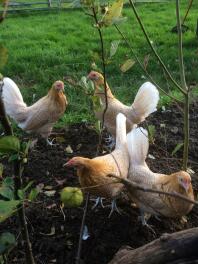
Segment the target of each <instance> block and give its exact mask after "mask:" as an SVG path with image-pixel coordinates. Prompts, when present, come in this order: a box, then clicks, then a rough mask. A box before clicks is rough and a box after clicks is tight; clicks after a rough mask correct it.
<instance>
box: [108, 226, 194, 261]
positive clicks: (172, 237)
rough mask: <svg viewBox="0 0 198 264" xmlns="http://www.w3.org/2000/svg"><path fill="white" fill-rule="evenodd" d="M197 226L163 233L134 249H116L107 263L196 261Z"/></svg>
mask: <svg viewBox="0 0 198 264" xmlns="http://www.w3.org/2000/svg"><path fill="white" fill-rule="evenodd" d="M197 245H198V227H196V228H192V229H187V230H184V231H180V232H176V233H173V234H163V235H162V236H161V237H160V238H158V239H156V240H154V241H152V242H150V243H148V244H146V245H144V246H142V247H139V248H136V249H132V248H131V247H125V248H121V249H119V250H118V252H117V253H116V254H115V256H114V258H113V259H112V260H111V261H110V262H109V264H121V263H122V264H123V263H124V264H159V263H160V264H176V263H180V264H181V263H197V262H195V261H196V260H198V247H197Z"/></svg>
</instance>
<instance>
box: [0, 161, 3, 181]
mask: <svg viewBox="0 0 198 264" xmlns="http://www.w3.org/2000/svg"><path fill="white" fill-rule="evenodd" d="M2 175H3V164H2V163H0V178H1V177H2Z"/></svg>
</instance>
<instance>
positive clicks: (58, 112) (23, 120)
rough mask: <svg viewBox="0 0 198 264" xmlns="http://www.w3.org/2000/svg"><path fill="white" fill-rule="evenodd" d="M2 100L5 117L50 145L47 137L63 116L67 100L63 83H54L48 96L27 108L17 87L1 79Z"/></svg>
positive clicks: (9, 81)
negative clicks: (8, 117) (37, 135)
mask: <svg viewBox="0 0 198 264" xmlns="http://www.w3.org/2000/svg"><path fill="white" fill-rule="evenodd" d="M2 98H3V101H4V105H5V110H6V113H7V115H9V116H10V117H11V118H13V119H14V120H15V121H16V123H17V124H18V126H19V127H20V128H22V129H23V130H24V131H26V132H31V133H33V132H35V133H37V134H40V135H41V136H42V137H43V138H45V139H46V140H47V143H48V144H50V145H51V144H52V143H51V142H50V141H49V140H48V137H49V135H50V133H51V131H52V128H53V125H54V123H55V122H56V121H57V120H58V119H59V118H60V117H61V116H62V115H63V114H64V112H65V109H66V106H67V104H68V103H67V99H66V96H65V95H64V83H63V82H62V81H56V82H55V83H54V84H53V85H52V88H51V89H50V90H49V92H48V94H47V95H46V96H44V97H42V98H41V99H40V100H38V101H37V102H36V103H34V104H33V105H31V106H27V105H26V104H25V103H24V101H23V97H22V95H21V92H20V90H19V88H18V87H17V85H16V84H15V83H14V82H13V81H12V80H11V79H10V78H4V79H3V92H2Z"/></svg>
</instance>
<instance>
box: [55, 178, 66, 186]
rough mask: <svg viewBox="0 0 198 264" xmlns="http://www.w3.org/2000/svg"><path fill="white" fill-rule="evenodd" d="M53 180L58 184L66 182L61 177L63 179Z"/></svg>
mask: <svg viewBox="0 0 198 264" xmlns="http://www.w3.org/2000/svg"><path fill="white" fill-rule="evenodd" d="M55 181H56V183H57V184H58V185H63V184H64V183H65V182H66V179H63V180H58V179H56V178H55Z"/></svg>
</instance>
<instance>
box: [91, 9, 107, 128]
mask: <svg viewBox="0 0 198 264" xmlns="http://www.w3.org/2000/svg"><path fill="white" fill-rule="evenodd" d="M92 11H93V17H94V20H95V22H96V26H97V30H98V34H99V37H100V45H101V58H102V66H103V77H104V94H105V108H104V111H103V117H102V129H103V127H104V118H105V113H106V111H107V109H108V96H107V83H106V64H105V52H104V41H103V36H102V32H101V29H100V27H99V23H98V18H97V15H96V11H95V8H94V6H93V7H92Z"/></svg>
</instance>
